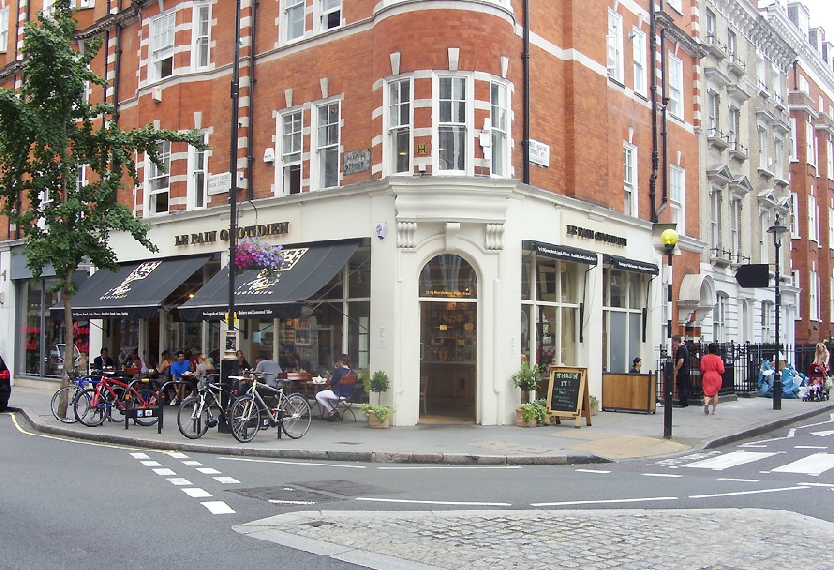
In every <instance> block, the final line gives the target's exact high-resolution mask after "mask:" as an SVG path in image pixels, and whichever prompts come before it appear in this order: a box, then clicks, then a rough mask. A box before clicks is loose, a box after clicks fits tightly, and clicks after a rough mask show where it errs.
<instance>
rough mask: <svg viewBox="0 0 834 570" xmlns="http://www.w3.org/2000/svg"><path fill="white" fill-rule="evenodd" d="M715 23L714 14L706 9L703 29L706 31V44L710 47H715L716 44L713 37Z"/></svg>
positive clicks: (716, 39) (716, 41)
mask: <svg viewBox="0 0 834 570" xmlns="http://www.w3.org/2000/svg"><path fill="white" fill-rule="evenodd" d="M715 21H716V20H715V12H713V11H712V10H710V9H709V8H707V10H706V11H705V13H704V29H705V31H706V40H707V43H708V44H710V45H716V44H717V43H718V38H717V37H716V35H715V34H716V32H715Z"/></svg>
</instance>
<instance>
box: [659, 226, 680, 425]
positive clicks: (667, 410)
mask: <svg viewBox="0 0 834 570" xmlns="http://www.w3.org/2000/svg"><path fill="white" fill-rule="evenodd" d="M660 241H661V242H662V243H663V248H664V249H665V250H666V302H667V305H668V307H667V310H668V313H669V314H668V315H667V321H666V342H668V341H669V339H670V338H672V255H674V253H675V247H676V246H677V245H678V232H676V231H675V230H673V229H672V228H668V229H665V230H663V233H662V234H660ZM670 350H671V348H670ZM670 354H671V352H670ZM671 358H672V360H673V361H674V358H675V355H674V354H671ZM673 371H674V367H673V366H672V365H671V363H670V362H669V359H668V358H667V359H666V361H665V362H664V363H663V437H664V438H666V439H671V437H672V391H673V389H674V385H675V380H674V378H673V375H674V372H673Z"/></svg>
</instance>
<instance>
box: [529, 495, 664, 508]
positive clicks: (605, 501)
mask: <svg viewBox="0 0 834 570" xmlns="http://www.w3.org/2000/svg"><path fill="white" fill-rule="evenodd" d="M677 500H679V499H678V497H640V498H635V499H598V500H595V501H559V502H556V503H530V506H531V507H565V506H569V505H603V504H610V503H644V502H652V501H677Z"/></svg>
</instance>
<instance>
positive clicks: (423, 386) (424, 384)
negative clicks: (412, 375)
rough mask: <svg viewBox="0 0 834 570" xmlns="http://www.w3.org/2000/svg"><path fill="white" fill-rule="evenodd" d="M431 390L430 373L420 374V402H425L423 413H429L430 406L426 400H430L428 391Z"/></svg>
mask: <svg viewBox="0 0 834 570" xmlns="http://www.w3.org/2000/svg"><path fill="white" fill-rule="evenodd" d="M428 390H429V375H428V374H420V403H421V404H423V415H428V413H429V412H428V408H427V404H426V400H428V398H427V396H426V393H427V392H428Z"/></svg>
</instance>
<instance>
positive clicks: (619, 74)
mask: <svg viewBox="0 0 834 570" xmlns="http://www.w3.org/2000/svg"><path fill="white" fill-rule="evenodd" d="M605 45H606V52H607V55H606V59H607V63H606V66H607V68H608V77H610V78H611V79H613V80H614V81H616V82H618V83H620V84H622V83H623V82H624V81H625V79H624V67H625V55H624V53H623V52H624V50H623V17H622V16H621V15H620V14H618V13H617V12H616V11H615V10H614V9H613V8H609V9H608V33H607V35H606V36H605Z"/></svg>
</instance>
